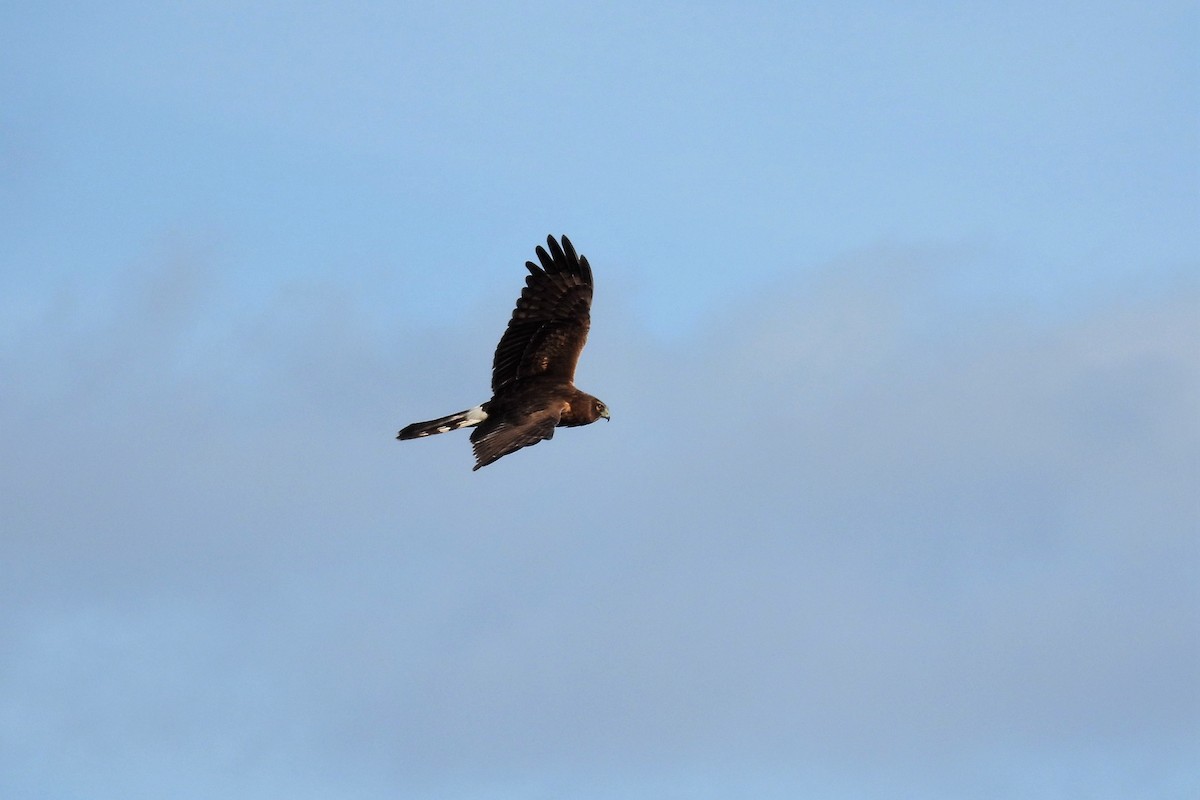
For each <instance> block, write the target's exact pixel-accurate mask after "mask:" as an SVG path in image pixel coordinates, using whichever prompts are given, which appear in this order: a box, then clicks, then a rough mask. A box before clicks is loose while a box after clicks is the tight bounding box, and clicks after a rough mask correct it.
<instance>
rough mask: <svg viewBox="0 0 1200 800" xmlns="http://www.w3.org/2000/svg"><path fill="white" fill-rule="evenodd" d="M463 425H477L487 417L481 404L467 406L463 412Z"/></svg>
mask: <svg viewBox="0 0 1200 800" xmlns="http://www.w3.org/2000/svg"><path fill="white" fill-rule="evenodd" d="M463 414H464V420H463V425H478V424H479V423H481V422H483V421H484V420H485V419H487V412H486V411H484V410H483V405H482V404H480V405H477V406H475V407H474V408H468V409H467V410H466V411H464V412H463Z"/></svg>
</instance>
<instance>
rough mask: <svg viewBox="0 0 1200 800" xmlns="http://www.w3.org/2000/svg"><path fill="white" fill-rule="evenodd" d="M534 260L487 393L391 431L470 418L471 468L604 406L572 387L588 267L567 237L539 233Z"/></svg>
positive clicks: (407, 435)
mask: <svg viewBox="0 0 1200 800" xmlns="http://www.w3.org/2000/svg"><path fill="white" fill-rule="evenodd" d="M546 248H548V250H547V249H543V248H541V247H538V248H537V257H538V261H540V262H541V266H538V265H537V264H534V263H533V262H532V261H526V262H525V268H526V269H528V270H529V275H528V277H526V278H525V288H524V289H522V290H521V296H520V297H518V298H517V307H516V308H515V309H513V313H512V319H510V320H509V322H508V328H507V329H505V331H504V335H503V336H501V337H500V343H499V344H498V345H496V355H495V356H494V357H493V359H492V399H491V400H488V401H487V402H486V403H482V404H480V405H477V406H475V407H474V408H469V409H467V410H466V411H460V412H458V413H457V414H451V415H450V416H448V417H439V418H438V419H431V420H429V421H428V422H414V423H413V424H412V425H408V426H407V427H405V428H403V429H402V430H401V431H400V433H399V434H397V435H396V438H397V439H419V438H421V437H423V436H432V435H433V434H435V433H447V432H449V431H453V430H457V429H459V428H466V427H471V426H474V427H475V430H473V431H471V447H472V449H473V450H474V452H475V466H474V467H473V468H472V470H477V469H479V468H480V467H486V466H487V465H488V464H491V463H492V462H493V461H495V460H496V459H498V458H502V457H503V456H506V455H508V454H509V453H513V452H516V451H517V450H520V449H521V448H522V447H529V446H530V445H534V444H537V443H538V442H540V441H542V440H543V439H550V438H552V437H553V436H554V429H555V428H556V427H574V426H576V425H589V424H591V423H593V422H595V421H596V420H598V419H600V418H601V417H603V418H604V419H608V418H609V416H608V407H607V406H605V405H604V403H602V402H600V401H599V400H598V399H596V398H595V397H592V396H591V395H590V394H587V393H586V392H581V391H579V390H578V389H576V388H575V383H574V381H575V364H576V363H577V362H578V361H579V354H580V353H581V352H583V345H584V343H585V342H586V341H587V335H588V327H589V325H590V321H591V316H590V312H591V306H592V268H591V265H589V264H588V260H587V259H586V258H585V257H583V256H579V255H576V253H575V248H574V247H573V246H572V245H571V240H570V239H568V238H567V237H566V236H563V237H562V245H561V246H560V245H559V243H558V242H557V241H555V240H554V237H553V236H547V237H546Z"/></svg>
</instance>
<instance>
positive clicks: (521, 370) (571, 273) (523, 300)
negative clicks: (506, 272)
mask: <svg viewBox="0 0 1200 800" xmlns="http://www.w3.org/2000/svg"><path fill="white" fill-rule="evenodd" d="M546 245H547V247H548V248H549V252H547V251H546V250H544V249H543V248H541V247H539V248H537V256H538V260H539V261H541V262H542V264H541V266H540V267H539V266H538V265H536V264H534V263H533V262H532V261H526V262H525V267H526V269H528V270H529V277H527V278H526V279H525V288H524V289H523V290H522V291H521V296H520V297H519V298H517V307H516V308H515V309H514V310H513V314H512V319H510V320H509V322H508V328H507V329H506V330H505V331H504V335H503V336H502V337H500V343H499V344H498V345H496V355H495V358H494V359H493V360H492V391H493V392H495V391H496V390H498V389H499V388H500V387H502V386H505V385H506V384H509V383H512V382H513V381H515V380H517V379H518V378H529V377H532V376H534V375H547V376H550V377H554V378H560V379H562V380H565V381H573V380H574V379H575V364H576V363H577V362H578V361H579V354H580V353H581V352H583V345H584V343H586V342H587V334H588V326H589V325H590V324H591V307H592V268H591V266H590V265H589V264H588V261H587V259H586V258H583V257H581V256H578V255H576V254H575V248H574V247H572V246H571V240H570V239H568V238H567V237H566V236H563V237H562V246H561V247H560V246H559V244H558V242H556V241H555V240H554V237H553V236H547V237H546Z"/></svg>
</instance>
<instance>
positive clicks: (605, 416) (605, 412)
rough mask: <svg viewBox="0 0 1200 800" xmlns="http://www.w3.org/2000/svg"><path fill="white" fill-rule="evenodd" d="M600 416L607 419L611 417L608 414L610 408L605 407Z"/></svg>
mask: <svg viewBox="0 0 1200 800" xmlns="http://www.w3.org/2000/svg"><path fill="white" fill-rule="evenodd" d="M600 416H602V417H604V419H605V420H608V419H610V417H609V416H608V409H607V408H605V409H604V410H603V411H601V412H600Z"/></svg>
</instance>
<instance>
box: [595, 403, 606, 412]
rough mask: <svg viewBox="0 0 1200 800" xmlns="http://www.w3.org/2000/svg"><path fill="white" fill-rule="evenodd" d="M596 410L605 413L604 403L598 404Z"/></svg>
mask: <svg viewBox="0 0 1200 800" xmlns="http://www.w3.org/2000/svg"><path fill="white" fill-rule="evenodd" d="M596 410H597V411H603V410H604V403H599V402H598V403H596Z"/></svg>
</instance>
